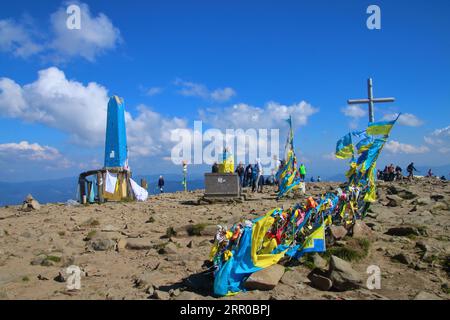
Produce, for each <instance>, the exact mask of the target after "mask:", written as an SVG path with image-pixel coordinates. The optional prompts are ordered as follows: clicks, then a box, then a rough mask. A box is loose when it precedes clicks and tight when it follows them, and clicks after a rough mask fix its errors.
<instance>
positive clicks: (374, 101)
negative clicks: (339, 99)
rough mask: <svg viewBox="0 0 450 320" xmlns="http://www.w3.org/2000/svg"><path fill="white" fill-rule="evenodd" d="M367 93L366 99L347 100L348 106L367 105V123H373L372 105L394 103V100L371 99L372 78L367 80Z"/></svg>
mask: <svg viewBox="0 0 450 320" xmlns="http://www.w3.org/2000/svg"><path fill="white" fill-rule="evenodd" d="M367 91H368V99H357V100H348V101H347V103H348V104H363V103H368V104H369V122H374V120H375V119H374V115H373V106H374V103H383V102H394V101H395V98H374V97H373V85H372V78H369V79H368V80H367Z"/></svg>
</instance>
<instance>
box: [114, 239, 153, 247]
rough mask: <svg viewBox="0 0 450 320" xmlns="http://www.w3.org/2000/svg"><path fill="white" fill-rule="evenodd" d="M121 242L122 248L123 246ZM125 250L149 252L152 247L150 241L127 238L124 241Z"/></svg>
mask: <svg viewBox="0 0 450 320" xmlns="http://www.w3.org/2000/svg"><path fill="white" fill-rule="evenodd" d="M123 244H124V243H123V242H122V244H121V245H122V246H123ZM125 248H127V249H130V250H150V249H152V248H153V245H152V243H151V241H150V239H145V238H128V239H126V244H125Z"/></svg>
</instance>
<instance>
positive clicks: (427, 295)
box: [414, 291, 442, 300]
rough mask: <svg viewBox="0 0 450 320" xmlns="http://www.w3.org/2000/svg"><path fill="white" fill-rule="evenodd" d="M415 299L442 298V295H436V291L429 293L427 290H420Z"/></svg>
mask: <svg viewBox="0 0 450 320" xmlns="http://www.w3.org/2000/svg"><path fill="white" fill-rule="evenodd" d="M414 300H442V299H441V298H440V297H438V296H437V295H435V294H434V293H429V292H426V291H420V292H419V293H418V294H417V295H416V296H415V297H414Z"/></svg>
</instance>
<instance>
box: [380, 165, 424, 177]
mask: <svg viewBox="0 0 450 320" xmlns="http://www.w3.org/2000/svg"><path fill="white" fill-rule="evenodd" d="M406 172H407V173H408V176H407V179H408V180H412V179H414V172H419V171H418V170H417V169H416V168H415V167H414V162H411V163H410V164H409V165H408V166H407V167H406ZM428 174H431V169H430V170H429V171H428ZM403 177H404V176H403V169H402V168H401V167H400V166H399V165H397V166H394V164H392V163H391V164H390V165H388V166H385V167H384V170H383V171H381V170H378V172H377V179H378V180H383V181H400V180H403Z"/></svg>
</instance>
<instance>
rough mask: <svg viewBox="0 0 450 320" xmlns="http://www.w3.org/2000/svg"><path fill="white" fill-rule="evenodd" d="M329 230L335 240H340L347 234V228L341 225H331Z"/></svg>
mask: <svg viewBox="0 0 450 320" xmlns="http://www.w3.org/2000/svg"><path fill="white" fill-rule="evenodd" d="M330 232H331V235H332V236H333V238H334V239H335V240H340V239H342V238H344V237H345V236H346V235H347V229H345V228H344V227H343V226H335V225H331V226H330Z"/></svg>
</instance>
